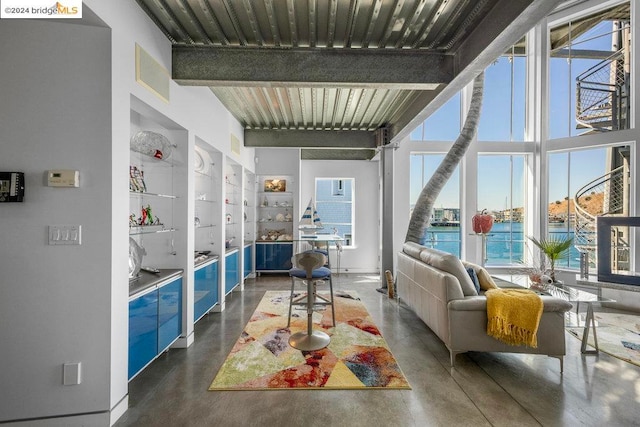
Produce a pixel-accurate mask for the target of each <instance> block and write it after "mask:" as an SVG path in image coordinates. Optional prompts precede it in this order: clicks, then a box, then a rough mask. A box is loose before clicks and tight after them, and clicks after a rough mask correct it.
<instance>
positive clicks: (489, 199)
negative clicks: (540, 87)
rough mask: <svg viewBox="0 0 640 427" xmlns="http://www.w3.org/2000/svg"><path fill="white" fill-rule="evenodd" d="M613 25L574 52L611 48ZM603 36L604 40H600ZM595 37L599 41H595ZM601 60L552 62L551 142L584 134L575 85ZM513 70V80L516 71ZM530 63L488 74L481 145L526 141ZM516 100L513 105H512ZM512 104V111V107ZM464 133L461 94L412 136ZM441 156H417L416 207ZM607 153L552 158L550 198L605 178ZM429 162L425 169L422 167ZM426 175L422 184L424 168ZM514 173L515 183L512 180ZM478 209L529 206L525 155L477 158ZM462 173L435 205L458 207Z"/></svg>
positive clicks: (496, 67)
mask: <svg viewBox="0 0 640 427" xmlns="http://www.w3.org/2000/svg"><path fill="white" fill-rule="evenodd" d="M610 31H611V23H606V22H605V23H601V24H599V25H598V26H596V27H595V28H593V29H592V30H590V31H588V32H586V33H585V34H582V35H581V36H580V37H578V38H577V39H575V40H574V44H573V45H572V48H575V49H598V50H610V49H611V35H610V34H608V33H609V32H610ZM597 36H599V37H597ZM594 37H596V38H594ZM598 62H599V61H594V60H581V59H573V60H572V61H568V60H567V59H566V58H553V59H552V61H551V64H550V82H551V83H550V105H551V109H550V114H549V117H550V122H549V134H550V138H552V139H553V138H558V137H567V136H575V135H579V134H580V132H583V130H579V129H576V124H575V85H576V83H575V81H576V79H575V78H576V76H578V75H579V74H580V73H582V72H583V71H585V70H587V69H589V68H590V67H592V66H593V65H594V64H596V63H598ZM512 69H513V78H512V73H511V70H512ZM524 84H525V60H524V58H523V57H516V58H515V59H514V60H513V63H512V62H511V61H510V60H509V59H508V58H506V57H502V58H500V59H499V60H498V61H496V62H495V63H494V64H493V65H491V66H490V67H488V69H487V70H486V72H485V92H484V99H483V107H482V111H481V118H480V125H479V129H478V141H477V142H476V143H477V144H482V143H483V141H513V142H514V143H517V142H519V141H523V140H524V122H525V104H524V102H525V86H524ZM512 100H513V102H512ZM512 105H513V107H512ZM459 129H460V96H459V95H456V96H454V97H453V98H452V99H450V100H449V101H448V102H447V103H446V104H445V105H443V106H442V107H441V108H440V109H439V110H438V111H436V112H435V113H434V114H432V115H431V116H430V117H429V118H427V120H426V121H425V123H424V130H423V129H422V127H420V128H418V129H416V130H415V131H414V132H413V133H412V139H423V135H422V133H423V131H424V139H425V140H432V141H453V140H455V139H456V138H457V136H458V133H459ZM443 158H444V154H442V155H433V156H426V157H422V156H420V157H412V164H411V203H414V202H415V200H416V199H417V196H418V194H419V192H420V190H421V189H422V186H423V185H424V184H425V183H426V182H427V180H428V178H429V176H430V174H431V173H432V172H433V171H434V170H435V169H436V168H437V166H438V165H439V163H440V162H441V160H442V159H443ZM605 159H606V149H605V148H597V149H590V150H584V151H572V152H571V153H566V152H565V153H553V154H550V156H549V159H548V167H549V173H550V177H551V179H550V188H549V200H550V201H555V200H563V199H564V198H565V197H567V196H570V197H573V196H574V194H575V192H576V191H577V190H578V189H579V188H580V187H582V186H583V185H585V184H587V183H588V182H590V181H592V180H593V179H595V178H597V177H599V176H602V175H604V173H605V163H604V161H605ZM422 161H424V165H422ZM423 166H424V171H425V172H426V173H427V176H426V177H424V182H422V183H421V181H422V179H421V178H422V176H421V173H422V170H423ZM511 172H513V176H514V179H513V180H511V179H510V176H511ZM477 182H478V201H479V202H478V203H479V206H478V209H485V208H486V209H489V210H503V209H506V208H510V207H514V208H515V207H521V206H523V204H524V202H523V200H522V197H523V195H524V193H525V191H524V187H523V186H524V158H523V156H508V155H498V156H480V158H479V160H478V180H477ZM458 189H459V178H458V172H457V170H456V172H455V173H454V176H453V177H452V178H451V179H450V180H449V182H448V183H447V184H446V186H445V188H444V189H443V191H442V192H441V193H440V195H439V197H438V201H437V202H436V206H435V207H459V200H458V197H459V195H458V194H459V190H458Z"/></svg>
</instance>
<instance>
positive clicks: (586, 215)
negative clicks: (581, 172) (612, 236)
mask: <svg viewBox="0 0 640 427" xmlns="http://www.w3.org/2000/svg"><path fill="white" fill-rule="evenodd" d="M626 179H627V177H626V174H625V168H624V166H620V167H618V168H616V169H614V170H612V171H611V172H609V173H606V174H605V175H603V176H601V177H599V178H596V179H594V180H593V181H591V182H589V183H588V184H587V185H585V186H584V187H582V188H581V189H579V190H578V191H577V192H576V194H575V196H574V198H573V202H574V206H575V213H576V215H575V218H576V220H575V234H574V245H575V247H576V248H577V249H578V250H579V251H580V252H586V253H588V254H589V262H590V263H591V264H595V261H596V243H597V240H596V239H597V235H596V217H597V216H613V215H621V214H623V213H624V203H625V197H624V192H625V185H626V184H625V182H626ZM599 198H602V200H601V201H599V200H598V199H599ZM592 200H594V202H591V201H592Z"/></svg>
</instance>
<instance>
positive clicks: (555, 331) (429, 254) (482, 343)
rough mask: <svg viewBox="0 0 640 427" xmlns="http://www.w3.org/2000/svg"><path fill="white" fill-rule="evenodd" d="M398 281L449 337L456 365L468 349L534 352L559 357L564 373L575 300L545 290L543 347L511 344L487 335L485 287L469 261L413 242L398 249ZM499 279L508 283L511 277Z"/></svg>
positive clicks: (404, 295) (410, 301)
mask: <svg viewBox="0 0 640 427" xmlns="http://www.w3.org/2000/svg"><path fill="white" fill-rule="evenodd" d="M467 267H471V268H473V269H474V270H475V272H476V274H477V275H478V277H483V278H484V280H485V281H487V277H489V275H488V273H487V272H486V270H484V269H482V267H479V266H477V265H474V264H468V263H467ZM396 280H397V289H398V296H399V298H400V299H401V300H402V301H403V302H404V303H406V304H407V305H408V306H409V307H410V308H411V309H412V310H413V311H415V313H416V314H417V315H418V317H420V319H422V321H423V322H424V323H425V324H426V325H427V326H428V327H429V328H430V329H431V330H432V331H433V332H434V333H435V334H436V335H437V336H438V337H439V338H440V339H441V340H442V341H443V342H444V344H445V345H446V347H447V349H448V350H449V353H450V357H451V366H454V364H455V357H456V355H457V354H459V353H464V352H467V351H488V352H507V353H528V354H544V355H547V356H552V357H557V358H558V359H559V360H560V371H561V372H562V368H563V359H562V358H563V356H564V355H565V341H564V340H565V331H564V313H565V312H566V311H568V310H570V309H571V307H572V306H571V304H570V303H568V302H566V301H564V300H561V299H558V298H554V297H551V296H546V295H543V296H542V300H543V305H544V309H543V314H542V318H541V319H540V324H539V328H538V346H537V348H532V347H527V346H510V345H507V344H504V343H502V342H501V341H498V340H496V339H495V338H492V337H490V336H489V335H487V333H486V328H487V304H486V297H485V296H484V291H483V290H480V292H479V293H478V292H477V291H476V288H475V286H474V283H473V281H472V279H471V277H470V276H469V273H468V272H467V270H466V268H465V265H464V264H463V263H462V261H460V260H459V259H458V258H457V257H455V256H454V255H451V254H449V253H446V252H442V251H439V250H436V249H429V248H426V247H424V246H421V245H419V244H417V243H413V242H407V243H405V244H404V247H403V250H402V252H400V253H398V264H397V279H396ZM488 280H489V281H491V279H488ZM499 283H500V287H506V286H505V284H506V283H508V282H504V283H502V282H499ZM494 285H495V283H494ZM486 286H489V284H486ZM508 287H518V286H517V285H513V284H509V286H508Z"/></svg>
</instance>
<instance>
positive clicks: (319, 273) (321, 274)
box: [289, 267, 331, 279]
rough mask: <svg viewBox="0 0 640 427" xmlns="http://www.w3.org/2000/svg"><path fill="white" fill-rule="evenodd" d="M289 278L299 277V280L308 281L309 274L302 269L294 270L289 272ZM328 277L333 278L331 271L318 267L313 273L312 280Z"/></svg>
mask: <svg viewBox="0 0 640 427" xmlns="http://www.w3.org/2000/svg"><path fill="white" fill-rule="evenodd" d="M289 276H292V277H297V278H298V279H306V278H307V272H306V271H305V270H303V269H302V268H292V269H290V270H289ZM328 276H331V270H329V269H328V268H327V267H318V268H316V269H314V270H313V271H312V273H311V278H312V279H322V278H325V277H328Z"/></svg>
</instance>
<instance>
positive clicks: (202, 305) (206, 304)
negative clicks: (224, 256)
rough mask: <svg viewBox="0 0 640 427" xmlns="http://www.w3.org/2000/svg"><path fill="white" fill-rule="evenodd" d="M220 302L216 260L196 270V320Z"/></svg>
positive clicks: (194, 314) (194, 310) (194, 313)
mask: <svg viewBox="0 0 640 427" xmlns="http://www.w3.org/2000/svg"><path fill="white" fill-rule="evenodd" d="M218 302H220V299H219V297H218V261H215V262H213V263H211V264H208V265H205V266H204V267H201V268H198V269H197V270H196V271H195V280H194V308H193V319H194V321H197V320H199V319H200V318H201V317H202V316H204V315H205V314H206V313H207V312H209V310H211V308H212V307H213V306H214V305H216V304H217V303H218Z"/></svg>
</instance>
